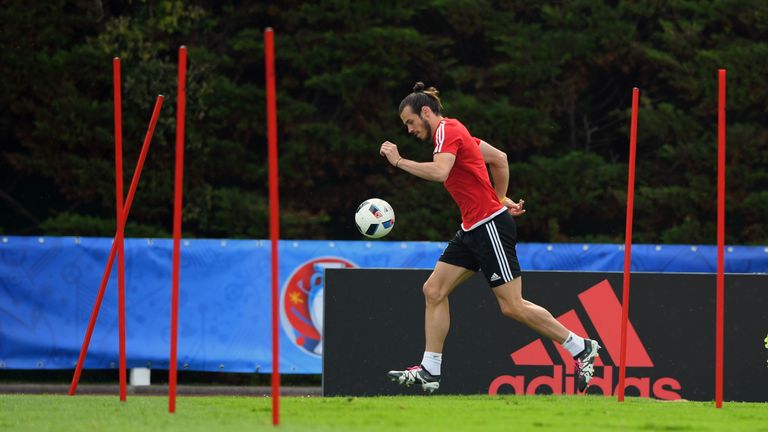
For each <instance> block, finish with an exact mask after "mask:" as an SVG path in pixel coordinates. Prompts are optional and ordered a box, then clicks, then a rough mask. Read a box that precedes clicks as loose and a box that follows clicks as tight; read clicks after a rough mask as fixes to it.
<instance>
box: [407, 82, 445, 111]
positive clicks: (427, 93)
mask: <svg viewBox="0 0 768 432" xmlns="http://www.w3.org/2000/svg"><path fill="white" fill-rule="evenodd" d="M425 105H426V106H428V107H429V109H431V110H432V112H433V113H435V114H436V115H441V114H442V109H443V104H442V103H441V102H440V92H439V91H437V89H436V88H434V87H428V88H427V87H426V86H425V85H424V83H423V82H421V81H419V82H417V83H416V85H414V86H413V93H411V94H409V95H408V96H406V97H405V98H404V99H403V101H402V102H400V108H398V111H397V112H398V114H401V113H402V112H403V110H404V109H405V107H407V106H408V107H411V112H413V113H415V114H418V115H421V107H423V106H425Z"/></svg>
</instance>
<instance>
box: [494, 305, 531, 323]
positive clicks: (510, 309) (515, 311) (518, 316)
mask: <svg viewBox="0 0 768 432" xmlns="http://www.w3.org/2000/svg"><path fill="white" fill-rule="evenodd" d="M499 306H501V313H502V314H504V316H506V317H507V318H512V319H513V320H515V321H520V322H525V307H523V303H522V302H514V301H501V302H499Z"/></svg>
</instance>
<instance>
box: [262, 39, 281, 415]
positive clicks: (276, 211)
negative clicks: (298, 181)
mask: <svg viewBox="0 0 768 432" xmlns="http://www.w3.org/2000/svg"><path fill="white" fill-rule="evenodd" d="M264 58H265V62H264V63H265V66H266V77H267V141H268V154H269V155H268V159H269V237H270V240H271V243H272V424H273V425H275V426H277V425H279V424H280V337H279V335H278V331H277V326H278V323H279V322H278V320H279V319H280V318H279V314H280V310H279V308H278V304H279V303H280V302H279V300H278V296H279V291H278V268H279V267H278V247H277V246H278V240H279V239H280V200H279V196H278V187H277V186H278V184H277V182H278V176H277V96H276V92H275V35H274V31H273V30H272V28H271V27H267V29H266V30H264Z"/></svg>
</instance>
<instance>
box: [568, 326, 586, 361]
mask: <svg viewBox="0 0 768 432" xmlns="http://www.w3.org/2000/svg"><path fill="white" fill-rule="evenodd" d="M563 348H565V349H567V350H568V352H569V353H571V355H572V356H573V357H576V356H577V355H579V354H580V353H581V352H582V351H584V338H583V337H581V336H578V335H575V334H574V333H573V332H569V333H568V337H567V338H565V342H563Z"/></svg>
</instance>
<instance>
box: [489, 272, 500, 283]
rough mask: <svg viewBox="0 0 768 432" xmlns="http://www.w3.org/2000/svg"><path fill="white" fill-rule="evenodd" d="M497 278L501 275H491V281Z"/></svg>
mask: <svg viewBox="0 0 768 432" xmlns="http://www.w3.org/2000/svg"><path fill="white" fill-rule="evenodd" d="M499 279H501V277H500V276H499V275H497V274H496V273H494V274H492V275H491V282H495V281H497V280H499Z"/></svg>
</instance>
